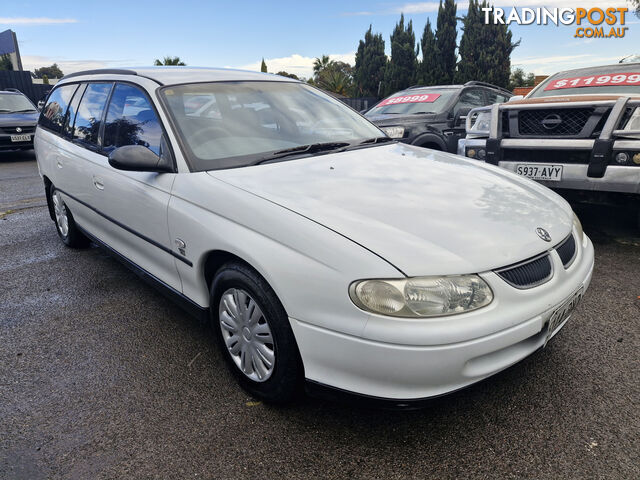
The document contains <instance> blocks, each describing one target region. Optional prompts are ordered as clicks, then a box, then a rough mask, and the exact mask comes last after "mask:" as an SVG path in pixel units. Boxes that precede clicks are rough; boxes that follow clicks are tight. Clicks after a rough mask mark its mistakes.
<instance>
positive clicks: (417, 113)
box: [411, 112, 436, 115]
mask: <svg viewBox="0 0 640 480" xmlns="http://www.w3.org/2000/svg"><path fill="white" fill-rule="evenodd" d="M427 113H436V112H413V113H412V114H411V115H423V114H427Z"/></svg>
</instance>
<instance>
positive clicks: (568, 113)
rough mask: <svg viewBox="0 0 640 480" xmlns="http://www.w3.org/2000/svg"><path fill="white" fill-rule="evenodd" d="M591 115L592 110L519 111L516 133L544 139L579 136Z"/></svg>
mask: <svg viewBox="0 0 640 480" xmlns="http://www.w3.org/2000/svg"><path fill="white" fill-rule="evenodd" d="M592 113H593V108H554V109H549V110H535V109H532V110H529V109H527V110H520V111H519V112H518V131H519V132H520V135H541V136H544V137H549V136H570V135H579V134H580V132H582V129H583V128H584V126H585V125H586V123H587V121H588V120H589V117H590V116H591V114H592ZM545 121H547V122H549V123H548V124H547V125H545V124H544V123H543V122H545ZM552 122H558V123H552Z"/></svg>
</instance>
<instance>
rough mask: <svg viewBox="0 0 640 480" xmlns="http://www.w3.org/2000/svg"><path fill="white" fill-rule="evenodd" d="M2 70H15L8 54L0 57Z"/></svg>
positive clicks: (0, 68)
mask: <svg viewBox="0 0 640 480" xmlns="http://www.w3.org/2000/svg"><path fill="white" fill-rule="evenodd" d="M0 70H13V63H12V62H11V57H10V56H9V54H8V53H5V54H4V55H0Z"/></svg>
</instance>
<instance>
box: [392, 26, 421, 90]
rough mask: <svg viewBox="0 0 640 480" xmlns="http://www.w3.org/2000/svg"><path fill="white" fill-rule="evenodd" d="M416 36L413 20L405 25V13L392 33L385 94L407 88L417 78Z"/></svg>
mask: <svg viewBox="0 0 640 480" xmlns="http://www.w3.org/2000/svg"><path fill="white" fill-rule="evenodd" d="M415 48H416V36H415V34H414V33H413V24H412V22H411V20H409V23H408V24H407V27H406V28H405V26H404V15H402V14H401V15H400V21H399V22H398V23H396V26H395V28H394V29H393V33H392V34H391V60H390V61H389V63H388V64H387V68H386V71H385V75H384V91H385V95H390V94H392V93H394V92H397V91H398V90H402V89H404V88H407V87H409V86H411V85H413V83H415V80H416V67H417V60H416V57H417V55H418V54H417V52H416V50H415Z"/></svg>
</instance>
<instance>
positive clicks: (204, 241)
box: [35, 67, 594, 405]
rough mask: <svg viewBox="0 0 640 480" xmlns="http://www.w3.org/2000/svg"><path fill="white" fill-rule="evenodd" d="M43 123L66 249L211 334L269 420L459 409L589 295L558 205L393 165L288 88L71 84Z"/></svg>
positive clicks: (470, 166)
mask: <svg viewBox="0 0 640 480" xmlns="http://www.w3.org/2000/svg"><path fill="white" fill-rule="evenodd" d="M43 112H44V113H43V114H42V115H41V117H40V120H39V124H38V128H37V131H36V136H35V148H36V154H37V160H38V166H39V170H40V173H41V175H42V177H43V180H44V186H45V191H46V195H47V202H48V205H49V211H50V214H51V219H52V220H53V221H54V222H55V225H56V228H57V233H58V235H59V237H60V239H61V240H62V242H64V244H66V245H67V246H69V247H72V248H77V247H83V246H85V245H87V244H88V242H89V241H93V242H95V243H97V244H100V245H102V246H104V247H106V248H107V249H109V250H111V251H112V252H114V253H115V254H116V255H117V256H119V257H120V258H122V259H123V260H124V261H126V262H127V263H128V264H130V265H131V266H132V267H133V268H134V269H136V270H137V271H138V272H139V273H142V274H143V275H145V276H146V277H148V278H150V279H152V280H153V281H155V282H157V283H158V284H159V285H162V286H164V287H165V288H164V289H165V291H166V292H167V293H169V294H170V295H171V296H172V297H173V298H174V299H176V300H178V301H180V302H181V304H182V305H184V306H185V307H187V308H188V309H189V310H190V311H192V312H194V313H196V314H197V315H199V316H200V317H203V318H207V319H208V320H209V321H210V322H211V323H212V326H213V331H214V333H215V336H216V337H217V339H218V341H219V345H220V348H221V349H222V351H223V352H224V356H225V358H226V360H227V362H228V364H229V367H230V368H231V370H232V372H233V373H234V374H235V375H236V376H237V378H238V380H239V382H240V384H241V385H242V386H243V387H244V388H246V389H247V390H248V391H249V392H251V393H252V394H254V395H255V396H257V397H259V398H262V399H264V400H267V401H273V402H280V401H286V400H288V399H290V398H292V396H293V395H294V394H296V392H298V391H299V389H300V388H301V386H302V385H306V386H307V388H308V389H309V388H310V389H313V388H314V387H315V388H317V389H320V390H322V391H327V389H329V391H334V392H336V391H338V392H347V393H350V394H359V395H362V396H366V397H369V398H371V397H373V398H375V399H383V400H385V401H392V402H395V403H396V404H403V405H406V404H408V403H410V402H411V401H416V400H420V399H423V398H427V397H432V396H435V395H440V394H443V393H446V392H450V391H453V390H456V389H459V388H462V387H465V386H467V385H470V384H472V383H474V382H477V381H479V380H482V379H484V378H486V377H488V376H490V375H492V374H495V373H496V372H499V371H500V370H503V369H505V368H507V367H509V366H511V365H513V364H515V363H516V362H518V361H519V360H521V359H523V358H524V357H526V356H527V355H529V354H531V353H532V352H534V351H535V350H537V349H539V348H541V347H543V346H545V345H546V344H547V342H548V341H549V340H550V339H551V338H552V337H553V336H555V335H556V334H557V332H558V331H560V329H561V328H563V326H564V325H565V324H566V322H567V320H568V319H569V318H570V316H571V314H572V311H573V309H574V307H575V306H576V304H577V303H578V301H579V300H580V298H581V297H582V296H583V294H584V292H585V290H586V289H587V287H588V286H589V282H590V280H591V274H592V270H593V258H594V256H593V246H592V244H591V242H590V240H589V238H588V237H587V236H586V235H585V234H584V233H583V231H582V228H581V226H580V222H579V221H578V219H577V218H576V216H575V215H574V214H573V212H572V210H571V208H570V207H569V205H568V204H567V203H566V202H565V201H564V200H563V199H562V198H560V197H559V196H558V195H556V194H554V193H553V192H551V191H550V190H548V189H547V188H546V187H543V186H541V185H539V184H537V183H535V182H533V181H531V180H529V179H526V178H522V177H520V176H518V175H515V174H513V173H511V172H508V171H505V170H502V169H499V168H497V167H495V166H492V165H485V164H478V163H477V162H474V161H473V160H470V159H465V158H463V157H459V156H455V155H452V154H448V153H443V152H436V151H432V150H426V149H422V148H419V147H414V146H411V145H406V144H402V143H397V142H396V141H394V140H392V139H390V138H389V137H387V136H385V135H384V134H383V133H382V132H381V131H380V130H379V129H378V128H377V127H376V126H374V125H373V124H371V123H370V122H369V121H368V120H366V119H365V118H364V117H362V116H361V115H359V114H358V113H356V112H355V111H353V110H351V109H350V108H348V107H347V106H345V105H344V104H342V103H341V102H339V101H337V100H335V99H333V98H332V97H330V96H328V95H325V94H324V93H323V92H322V91H320V90H317V89H315V88H313V87H311V86H309V85H306V84H304V83H301V82H298V81H295V80H292V79H288V78H283V77H278V76H274V75H269V74H261V73H253V72H242V71H233V70H223V69H195V68H179V67H168V68H140V69H133V70H109V69H107V70H95V71H87V72H81V73H76V74H73V75H68V76H66V77H64V78H63V79H62V80H61V81H60V82H59V83H58V84H57V85H56V86H55V88H54V89H53V91H52V92H51V94H50V96H49V98H48V100H47V103H46V106H45V108H44V110H43ZM131 294H132V295H135V292H132V293H131ZM331 389H333V390H331Z"/></svg>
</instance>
